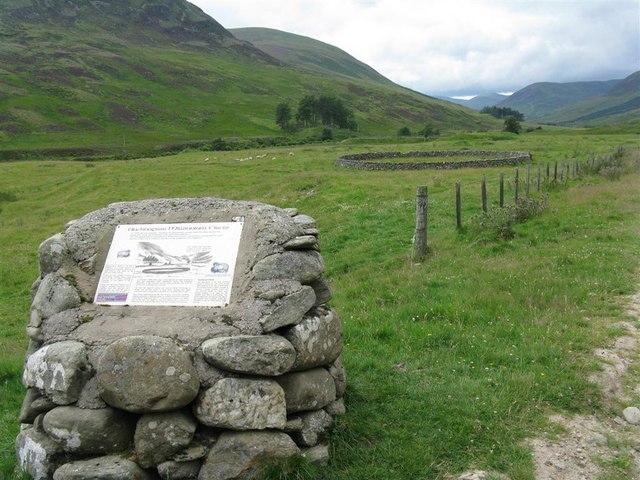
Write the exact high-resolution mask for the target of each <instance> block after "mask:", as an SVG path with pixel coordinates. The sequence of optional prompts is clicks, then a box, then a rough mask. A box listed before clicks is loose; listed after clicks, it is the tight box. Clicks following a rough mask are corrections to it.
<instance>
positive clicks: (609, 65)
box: [190, 0, 640, 95]
mask: <svg viewBox="0 0 640 480" xmlns="http://www.w3.org/2000/svg"><path fill="white" fill-rule="evenodd" d="M190 1H191V2H192V3H194V4H196V5H198V6H199V7H200V8H202V9H203V10H204V11H205V12H206V13H207V14H209V15H210V16H212V17H213V18H214V19H216V20H217V21H218V22H220V23H221V24H222V25H223V26H224V27H226V28H235V27H268V28H275V29H278V30H284V31H287V32H291V33H297V34H299V35H305V36H308V37H312V38H315V39H317V40H321V41H323V42H326V43H329V44H331V45H335V46H336V47H339V48H341V49H343V50H345V51H346V52H348V53H349V54H351V55H353V56H354V57H356V58H357V59H358V60H361V61H363V62H365V63H367V64H368V65H370V66H372V67H373V68H375V69H376V70H378V71H379V72H380V73H382V74H383V75H385V76H386V77H388V78H390V79H391V80H393V81H394V82H396V83H399V84H401V85H404V86H407V87H409V88H412V89H414V90H418V91H420V92H424V93H428V94H432V95H441V94H442V95H470V94H476V93H479V92H485V91H492V92H511V91H515V90H518V89H520V88H522V87H525V86H527V85H529V84H531V83H534V82H541V81H552V82H568V81H579V80H609V79H614V78H624V77H626V76H627V75H629V74H630V73H633V72H634V71H636V70H639V69H640V20H639V18H640V1H638V0H582V1H578V0H428V1H425V0H190Z"/></svg>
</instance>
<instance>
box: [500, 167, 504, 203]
mask: <svg viewBox="0 0 640 480" xmlns="http://www.w3.org/2000/svg"><path fill="white" fill-rule="evenodd" d="M502 207H504V173H501V174H500V208H502Z"/></svg>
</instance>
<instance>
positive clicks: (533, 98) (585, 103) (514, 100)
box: [439, 72, 640, 126]
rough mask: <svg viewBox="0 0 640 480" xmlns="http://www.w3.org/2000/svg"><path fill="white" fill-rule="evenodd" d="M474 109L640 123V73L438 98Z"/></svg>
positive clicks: (565, 121)
mask: <svg viewBox="0 0 640 480" xmlns="http://www.w3.org/2000/svg"><path fill="white" fill-rule="evenodd" d="M439 98H442V99H443V100H446V101H448V102H452V103H455V104H458V105H463V106H466V107H469V108H473V109H474V110H482V109H483V108H484V107H493V106H496V107H504V108H511V109H513V110H517V111H519V112H520V113H522V114H524V116H525V120H527V121H531V122H538V123H550V124H559V125H575V126H596V125H610V124H623V123H629V122H635V123H638V122H640V110H639V108H640V72H635V73H632V74H631V75H629V76H628V77H626V78H624V79H621V80H620V79H619V80H604V81H582V82H568V83H554V82H538V83H533V84H531V85H528V86H526V87H524V88H522V89H520V90H518V91H517V92H515V93H513V94H512V95H501V94H498V93H483V94H480V95H477V96H475V97H473V98H471V99H469V100H464V99H456V98H448V97H439Z"/></svg>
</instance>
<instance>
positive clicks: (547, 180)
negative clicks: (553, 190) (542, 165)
mask: <svg viewBox="0 0 640 480" xmlns="http://www.w3.org/2000/svg"><path fill="white" fill-rule="evenodd" d="M546 182H547V183H549V162H547V178H546Z"/></svg>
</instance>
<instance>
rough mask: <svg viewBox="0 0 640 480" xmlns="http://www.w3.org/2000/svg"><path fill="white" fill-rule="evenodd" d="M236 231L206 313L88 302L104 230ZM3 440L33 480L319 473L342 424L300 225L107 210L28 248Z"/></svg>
mask: <svg viewBox="0 0 640 480" xmlns="http://www.w3.org/2000/svg"><path fill="white" fill-rule="evenodd" d="M237 218H243V219H244V223H243V230H242V238H241V241H240V244H239V248H238V256H237V261H236V265H235V275H234V277H233V284H232V288H231V297H230V298H231V300H230V302H229V304H228V305H225V306H221V307H201V306H157V305H154V306H140V305H120V306H118V305H100V304H96V303H94V302H93V299H94V296H95V294H96V288H97V284H98V280H99V278H100V274H101V271H102V269H103V267H104V264H105V259H106V256H107V252H108V248H109V244H110V242H111V241H112V238H113V235H114V231H115V229H116V226H117V225H131V224H162V223H198V222H199V223H208V222H230V221H232V220H233V219H237ZM39 266H40V276H39V278H38V279H37V281H36V282H35V283H34V287H33V304H32V309H31V317H30V319H29V323H28V326H27V335H28V336H29V339H30V343H29V348H28V351H27V355H26V361H25V367H24V375H23V383H24V386H25V387H26V395H25V398H24V402H23V406H22V410H21V412H20V422H21V424H22V429H21V431H20V434H19V435H18V438H17V440H16V451H17V456H18V461H19V465H20V467H21V468H22V469H23V470H24V471H25V472H27V473H28V474H30V475H31V476H32V477H33V478H34V479H37V480H41V479H42V480H45V479H54V480H89V479H91V480H100V479H111V480H117V479H122V480H131V479H141V480H145V479H158V478H161V479H164V480H169V479H171V480H181V479H199V480H227V479H245V478H254V477H255V476H256V475H257V474H258V473H259V469H260V468H261V467H260V465H261V464H262V462H263V461H265V459H280V458H284V457H290V456H293V455H303V456H306V457H307V458H308V459H310V461H314V462H320V463H322V462H326V461H327V460H328V455H329V454H328V452H329V450H328V431H329V429H330V428H331V426H332V423H333V420H334V417H335V416H336V415H341V414H343V413H344V403H343V400H342V397H343V395H344V393H345V387H346V380H345V371H344V366H343V363H342V359H341V352H342V344H343V340H342V325H341V322H340V319H339V317H338V315H337V313H336V312H335V311H334V310H333V309H332V308H330V307H329V306H327V305H326V303H327V302H328V301H329V300H330V298H331V293H330V291H329V288H328V285H327V283H326V281H325V280H324V279H323V271H324V263H323V259H322V257H321V255H320V253H319V245H318V230H317V228H316V224H315V221H314V220H313V219H312V218H311V217H309V216H306V215H303V214H299V213H298V212H297V210H295V209H280V208H276V207H274V206H271V205H265V204H261V203H253V202H239V201H229V200H222V199H213V198H200V199H161V200H145V201H139V202H128V203H116V204H112V205H109V206H108V207H106V208H104V209H102V210H98V211H95V212H92V213H90V214H88V215H86V216H84V217H83V218H81V219H79V220H75V221H72V222H70V223H69V224H68V225H67V226H66V229H65V231H64V232H63V233H59V234H57V235H54V236H53V237H51V238H49V239H48V240H46V241H44V242H43V243H42V244H41V245H40V248H39Z"/></svg>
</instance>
